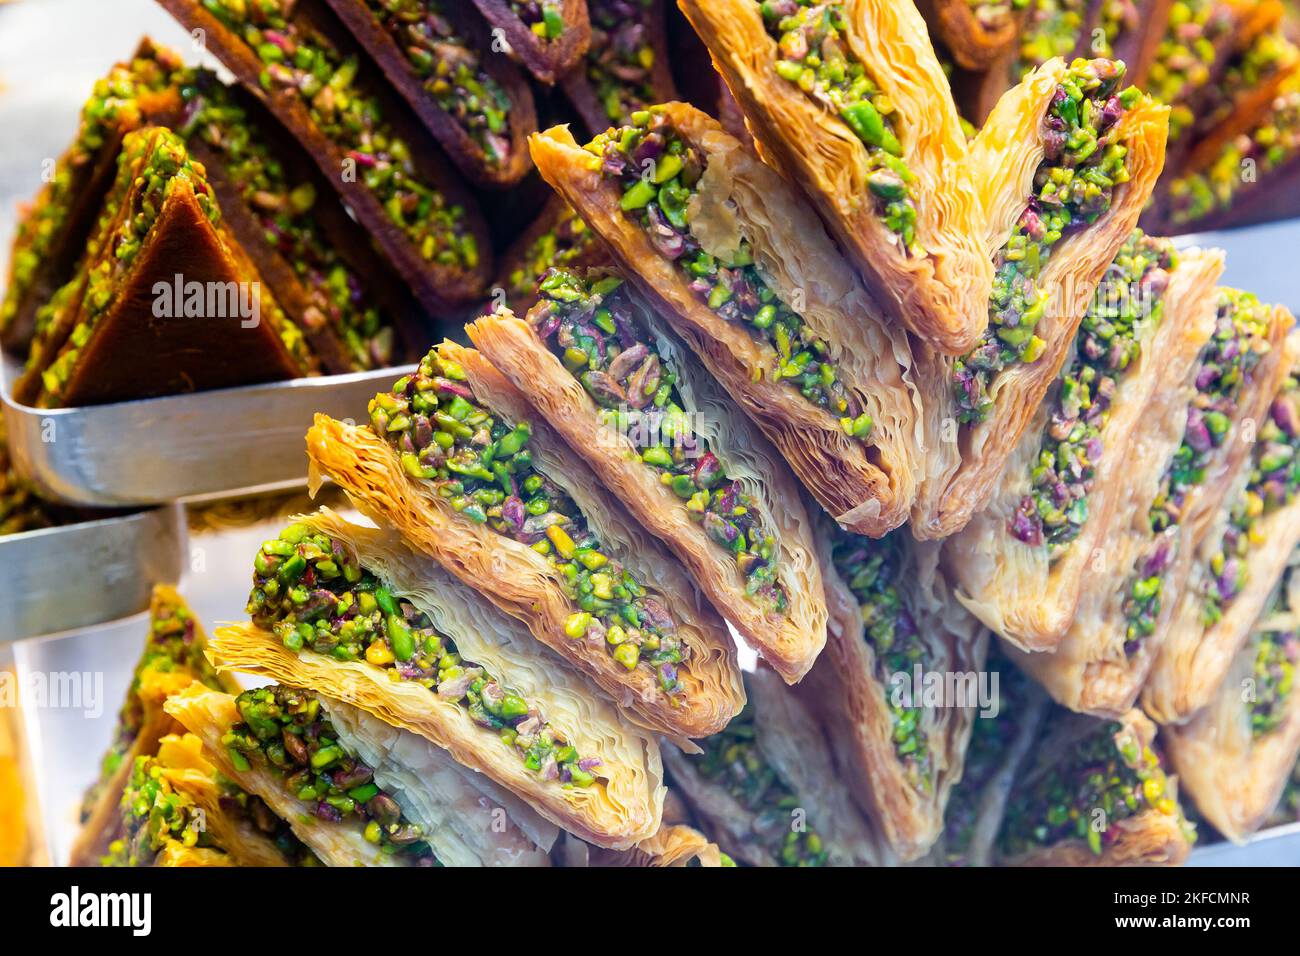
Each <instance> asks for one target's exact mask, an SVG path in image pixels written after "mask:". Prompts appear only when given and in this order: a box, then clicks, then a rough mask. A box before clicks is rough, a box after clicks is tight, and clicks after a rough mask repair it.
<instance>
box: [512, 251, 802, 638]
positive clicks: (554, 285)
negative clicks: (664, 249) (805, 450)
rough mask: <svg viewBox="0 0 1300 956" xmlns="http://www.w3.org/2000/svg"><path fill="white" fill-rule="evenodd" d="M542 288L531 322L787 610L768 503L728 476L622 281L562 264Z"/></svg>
mask: <svg viewBox="0 0 1300 956" xmlns="http://www.w3.org/2000/svg"><path fill="white" fill-rule="evenodd" d="M539 289H540V293H541V297H540V300H539V302H538V304H537V305H536V306H534V307H533V309H532V311H530V312H529V313H528V324H529V325H530V326H532V328H533V330H534V331H536V332H537V334H538V336H539V337H540V338H541V340H542V341H543V342H545V343H546V344H547V346H548V347H549V348H550V349H551V351H552V352H553V353H555V355H556V356H557V357H559V359H560V360H561V361H562V362H563V363H564V366H565V368H567V369H568V370H569V371H570V372H571V373H573V375H574V377H575V378H577V379H578V381H579V382H581V383H582V387H583V388H584V389H586V391H587V394H588V395H590V396H591V398H592V400H593V401H595V403H596V404H597V405H598V406H599V407H600V408H601V417H602V419H603V420H604V422H605V424H606V425H612V426H615V427H617V428H618V430H619V432H620V434H623V435H626V436H628V437H629V438H630V439H632V440H633V444H634V445H635V446H636V448H637V450H638V451H639V452H640V454H641V462H642V463H643V464H644V465H645V466H646V467H647V468H650V469H651V470H652V471H653V472H654V473H655V474H656V475H658V477H659V481H660V482H661V483H662V484H664V485H667V486H668V487H670V488H671V489H672V490H673V493H674V494H675V495H676V496H677V498H678V499H679V500H680V501H681V504H682V507H683V508H685V509H686V511H687V512H688V513H689V514H690V516H691V518H692V519H693V520H694V521H696V522H698V523H699V524H700V526H701V527H702V528H703V529H704V531H705V533H706V534H707V535H708V536H709V538H710V539H712V540H713V542H714V543H716V544H717V545H718V546H719V547H720V548H723V549H724V550H726V551H727V552H729V553H730V554H732V555H733V556H734V558H735V562H736V569H737V570H738V571H739V572H740V574H741V577H742V578H743V579H744V581H745V593H746V594H747V595H749V596H750V597H751V598H754V599H755V600H757V601H758V602H759V603H760V604H762V605H763V607H764V608H765V609H767V610H770V611H773V612H775V613H778V614H783V613H785V611H786V610H787V609H788V607H789V598H788V597H787V595H786V592H785V589H784V588H782V586H781V585H780V583H779V582H778V580H777V571H778V568H777V564H776V558H777V548H776V540H775V538H773V537H772V535H771V534H768V533H767V531H766V530H765V529H764V527H763V524H762V519H763V518H764V515H763V514H762V512H761V510H760V507H761V506H760V504H759V503H758V502H756V501H755V500H754V499H753V498H752V497H750V496H749V495H747V494H746V493H745V491H744V489H743V488H742V487H741V485H740V482H738V481H736V480H734V479H732V478H729V477H728V476H727V474H726V472H725V471H724V470H723V467H722V464H721V462H719V461H718V458H717V456H716V455H714V454H713V452H712V451H711V450H709V447H708V440H707V439H705V438H703V437H701V436H699V435H696V434H695V433H694V430H693V429H692V428H691V426H690V420H689V417H688V415H687V413H686V411H685V409H684V408H683V407H682V396H681V394H680V392H679V391H678V389H677V373H676V372H675V371H674V370H673V368H672V367H671V365H669V364H668V363H667V362H666V361H665V359H664V358H663V356H662V355H660V353H659V350H658V348H657V347H656V345H655V341H654V337H653V336H652V335H651V334H650V332H649V330H647V329H646V328H645V327H644V326H642V325H641V324H640V322H638V320H637V319H636V318H635V316H634V315H633V312H632V309H631V307H630V303H629V301H628V290H627V287H626V286H625V285H624V284H623V280H622V279H621V278H620V277H618V276H617V275H611V274H609V273H604V272H595V273H589V274H588V275H587V276H585V277H583V276H579V275H577V274H575V273H572V272H566V271H562V270H559V269H553V270H551V271H550V272H549V273H547V275H546V277H545V278H544V279H543V280H542V282H541V285H540V287H539Z"/></svg>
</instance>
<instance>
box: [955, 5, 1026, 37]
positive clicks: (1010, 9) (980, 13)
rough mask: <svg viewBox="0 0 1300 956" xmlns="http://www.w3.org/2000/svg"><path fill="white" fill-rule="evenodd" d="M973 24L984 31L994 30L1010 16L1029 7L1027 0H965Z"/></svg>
mask: <svg viewBox="0 0 1300 956" xmlns="http://www.w3.org/2000/svg"><path fill="white" fill-rule="evenodd" d="M966 5H967V6H968V7H970V11H971V13H972V14H974V15H975V22H976V23H978V24H979V25H980V26H981V27H983V28H984V29H985V30H996V29H998V28H999V27H1001V26H1002V25H1003V24H1005V23H1006V22H1007V21H1008V20H1009V19H1011V16H1012V15H1013V14H1014V13H1016V12H1017V11H1019V10H1023V9H1025V7H1027V6H1028V5H1029V0H966Z"/></svg>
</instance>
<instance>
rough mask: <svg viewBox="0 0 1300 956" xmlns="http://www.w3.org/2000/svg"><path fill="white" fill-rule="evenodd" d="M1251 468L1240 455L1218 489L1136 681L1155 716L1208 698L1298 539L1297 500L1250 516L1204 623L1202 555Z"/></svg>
mask: <svg viewBox="0 0 1300 956" xmlns="http://www.w3.org/2000/svg"><path fill="white" fill-rule="evenodd" d="M1297 359H1300V335H1297V334H1295V333H1292V334H1291V335H1290V336H1289V337H1288V338H1287V343H1286V357H1285V365H1286V366H1287V367H1288V368H1290V369H1292V370H1294V369H1295V367H1296V365H1295V363H1296V361H1297ZM1251 471H1252V463H1251V461H1246V462H1244V463H1243V465H1242V468H1241V470H1240V472H1239V474H1238V475H1237V477H1236V479H1235V480H1233V482H1232V489H1231V491H1230V492H1229V493H1228V494H1226V495H1224V497H1223V504H1222V506H1221V507H1220V508H1219V510H1218V513H1217V514H1216V515H1215V516H1214V518H1213V519H1212V520H1211V521H1210V522H1209V524H1208V525H1207V528H1206V531H1205V533H1204V534H1203V535H1202V538H1201V542H1200V546H1199V547H1198V548H1197V553H1196V554H1195V555H1194V556H1193V557H1192V560H1191V569H1190V571H1189V573H1188V576H1187V580H1186V582H1185V583H1184V585H1183V588H1182V593H1181V595H1180V597H1179V600H1178V606H1177V608H1176V609H1175V610H1174V612H1173V616H1172V618H1171V621H1170V625H1169V627H1168V629H1167V633H1166V635H1165V639H1164V641H1163V642H1162V643H1161V645H1160V651H1159V653H1158V654H1157V655H1156V659H1155V662H1154V663H1153V664H1152V666H1151V672H1150V673H1149V674H1148V675H1147V679H1146V683H1145V685H1144V686H1143V688H1142V707H1143V709H1144V710H1145V711H1146V712H1147V713H1148V714H1150V715H1151V717H1152V719H1153V720H1155V721H1157V722H1159V723H1162V724H1181V723H1183V722H1184V721H1186V720H1187V719H1188V718H1190V717H1192V716H1193V714H1194V713H1195V712H1196V711H1198V710H1200V709H1201V708H1202V707H1206V706H1207V705H1209V704H1210V702H1211V700H1213V699H1214V698H1215V695H1216V691H1218V689H1219V687H1220V685H1221V684H1222V683H1223V680H1224V678H1225V677H1226V676H1227V673H1228V670H1229V668H1230V667H1231V666H1232V663H1233V661H1234V659H1235V658H1236V656H1237V653H1238V651H1240V649H1241V647H1242V645H1243V644H1245V642H1246V640H1247V638H1248V637H1249V636H1250V633H1251V628H1252V626H1253V625H1254V624H1255V622H1256V619H1257V618H1258V617H1259V615H1260V613H1261V612H1263V610H1264V607H1265V604H1266V602H1267V601H1268V598H1269V595H1270V593H1271V592H1272V591H1273V587H1274V585H1275V584H1276V582H1277V580H1278V578H1279V577H1280V576H1281V574H1282V572H1283V571H1284V570H1285V569H1286V567H1287V565H1288V562H1289V561H1290V560H1291V557H1292V553H1293V552H1294V550H1295V548H1296V546H1297V545H1298V544H1300V502H1292V503H1291V504H1289V505H1287V506H1285V507H1282V508H1278V509H1277V510H1276V511H1275V512H1273V513H1272V514H1270V515H1267V516H1265V517H1261V518H1259V519H1257V521H1256V522H1255V524H1254V525H1253V526H1252V530H1251V537H1252V539H1254V538H1255V536H1256V535H1258V537H1259V543H1256V544H1252V546H1251V548H1250V550H1249V552H1248V553H1247V555H1246V556H1245V557H1244V558H1243V559H1242V563H1243V565H1244V572H1243V573H1244V576H1245V577H1244V580H1245V584H1244V585H1243V586H1242V588H1241V590H1240V591H1239V592H1238V593H1237V595H1236V597H1235V598H1234V599H1233V600H1232V602H1231V603H1230V604H1228V606H1227V607H1226V608H1224V609H1223V612H1222V616H1221V617H1220V618H1219V620H1218V621H1216V622H1215V623H1214V624H1212V625H1210V626H1209V627H1206V626H1205V621H1204V617H1203V611H1204V604H1205V596H1206V594H1207V590H1208V589H1212V588H1213V587H1214V582H1213V577H1214V576H1213V573H1212V572H1211V571H1210V569H1209V562H1210V560H1211V559H1212V558H1213V557H1214V555H1215V553H1216V552H1218V551H1219V550H1220V548H1221V543H1222V541H1223V533H1224V531H1225V530H1226V529H1227V526H1228V523H1229V522H1230V521H1231V520H1232V509H1233V508H1234V507H1236V506H1237V505H1238V503H1239V497H1240V496H1241V495H1243V494H1244V493H1245V489H1246V484H1247V481H1248V480H1249V478H1250V473H1251Z"/></svg>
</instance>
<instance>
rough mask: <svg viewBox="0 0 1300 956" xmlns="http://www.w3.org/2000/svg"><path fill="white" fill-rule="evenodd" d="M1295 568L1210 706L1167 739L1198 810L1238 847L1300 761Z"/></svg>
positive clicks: (1291, 565)
mask: <svg viewBox="0 0 1300 956" xmlns="http://www.w3.org/2000/svg"><path fill="white" fill-rule="evenodd" d="M1296 566H1297V556H1296V554H1295V552H1292V553H1291V554H1290V555H1289V556H1288V562H1287V568H1286V570H1285V572H1284V573H1283V575H1282V577H1281V579H1280V580H1279V581H1278V583H1277V585H1276V587H1275V588H1274V589H1273V592H1272V594H1271V596H1270V597H1269V599H1268V601H1267V602H1266V604H1265V606H1264V610H1263V613H1261V614H1260V616H1259V618H1258V619H1257V620H1256V621H1254V622H1253V625H1252V626H1251V627H1250V634H1249V636H1248V637H1247V639H1246V640H1245V642H1244V643H1242V644H1241V649H1240V650H1239V651H1238V652H1237V654H1236V656H1235V657H1234V658H1233V660H1232V661H1231V662H1230V664H1229V667H1228V673H1227V675H1226V676H1225V678H1224V679H1223V681H1222V683H1221V684H1220V685H1219V688H1218V690H1217V692H1216V693H1215V694H1214V696H1213V698H1212V699H1211V700H1210V702H1209V703H1208V704H1206V706H1205V707H1203V708H1202V709H1200V710H1198V711H1196V713H1194V714H1193V715H1192V717H1191V719H1190V720H1188V721H1187V723H1185V724H1182V725H1181V726H1178V727H1170V728H1166V731H1165V734H1164V738H1165V742H1166V746H1167V747H1168V750H1169V756H1170V759H1171V760H1172V761H1173V764H1174V767H1175V769H1176V770H1177V771H1178V775H1179V777H1180V778H1181V779H1182V781H1183V787H1184V789H1185V790H1186V792H1187V794H1188V795H1189V796H1190V797H1191V799H1192V800H1193V801H1194V802H1195V803H1196V807H1197V809H1198V810H1199V811H1200V812H1201V814H1202V815H1203V816H1204V817H1205V819H1206V820H1208V821H1209V822H1210V823H1211V824H1213V826H1214V828H1215V829H1216V830H1218V831H1219V832H1220V833H1222V834H1223V835H1224V836H1226V837H1228V839H1230V840H1235V841H1237V842H1241V841H1243V840H1245V838H1246V837H1247V836H1249V835H1250V834H1251V833H1252V832H1254V831H1255V830H1256V829H1258V828H1259V827H1260V826H1262V825H1263V824H1264V823H1265V822H1266V821H1267V819H1268V817H1269V815H1270V814H1271V813H1273V812H1275V809H1274V808H1276V807H1278V806H1279V805H1280V804H1281V803H1283V802H1284V801H1283V795H1284V791H1285V790H1286V788H1287V786H1288V784H1289V783H1290V781H1291V776H1292V768H1294V767H1295V765H1296V757H1297V756H1300V693H1297V691H1298V690H1300V688H1297V686H1296V682H1295V677H1296V673H1295V671H1296V666H1297V665H1298V664H1300V619H1298V618H1297V608H1300V575H1298V574H1297V573H1296V570H1295V569H1296ZM1292 812H1294V811H1292Z"/></svg>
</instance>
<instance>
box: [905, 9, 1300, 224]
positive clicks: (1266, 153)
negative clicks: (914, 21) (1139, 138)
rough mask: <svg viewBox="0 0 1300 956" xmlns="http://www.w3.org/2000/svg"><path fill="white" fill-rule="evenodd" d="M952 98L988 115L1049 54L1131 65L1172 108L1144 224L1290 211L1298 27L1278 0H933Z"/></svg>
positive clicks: (972, 112)
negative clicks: (1160, 176) (1160, 173)
mask: <svg viewBox="0 0 1300 956" xmlns="http://www.w3.org/2000/svg"><path fill="white" fill-rule="evenodd" d="M920 6H921V8H922V9H923V10H924V11H925V14H926V18H927V21H928V23H929V25H930V27H931V31H932V36H933V37H934V40H935V44H936V46H937V47H939V48H940V50H941V55H943V56H944V57H945V59H946V61H947V62H948V63H949V64H950V75H951V77H952V82H953V87H954V92H955V94H956V96H957V100H958V102H959V103H961V104H962V106H963V108H964V110H965V112H966V114H967V115H968V117H969V118H970V119H971V120H972V121H974V122H976V123H980V122H982V121H983V119H984V117H986V116H987V115H988V113H989V112H990V110H991V109H992V107H993V105H994V103H996V101H997V98H998V97H999V96H1000V95H1001V94H1002V93H1003V91H1005V90H1006V89H1008V88H1010V87H1011V86H1012V85H1014V84H1015V83H1017V82H1019V81H1020V79H1021V78H1022V77H1023V76H1024V74H1025V73H1027V72H1028V71H1029V70H1031V69H1034V68H1035V67H1037V66H1039V65H1041V64H1042V63H1044V62H1045V61H1046V60H1047V59H1049V58H1050V57H1053V56H1066V57H1069V56H1109V57H1113V58H1116V59H1122V60H1124V61H1125V62H1126V63H1127V64H1128V66H1129V69H1130V75H1131V77H1132V79H1133V82H1135V83H1137V84H1138V85H1140V86H1142V87H1143V88H1144V89H1146V90H1148V91H1149V92H1150V93H1151V95H1152V96H1154V97H1155V98H1156V99H1158V100H1160V101H1161V102H1163V103H1166V104H1168V105H1169V106H1170V107H1171V108H1172V113H1171V115H1170V128H1169V156H1168V163H1167V169H1166V174H1165V178H1164V180H1163V181H1162V183H1161V184H1160V188H1159V189H1158V190H1157V193H1156V196H1155V197H1154V201H1153V204H1152V207H1151V209H1149V210H1148V211H1147V212H1146V214H1145V217H1144V220H1143V226H1144V227H1145V228H1147V229H1148V230H1149V231H1151V232H1159V233H1163V234H1176V233H1183V232H1190V231H1193V230H1197V231H1204V230H1210V229H1220V228H1225V227H1230V226H1235V225H1242V224H1245V223H1251V222H1259V221H1262V220H1266V219H1279V218H1286V217H1288V216H1293V215H1295V214H1296V212H1297V207H1296V204H1295V202H1294V200H1293V195H1294V193H1295V181H1296V180H1295V177H1296V170H1297V169H1300V159H1298V158H1297V157H1298V156H1300V144H1298V143H1297V129H1298V126H1297V96H1300V51H1297V48H1296V46H1295V44H1294V41H1295V40H1296V38H1297V30H1300V23H1298V22H1297V21H1296V20H1295V19H1294V12H1293V11H1291V10H1289V9H1288V7H1287V5H1286V4H1284V3H1283V2H1280V0H1264V2H1258V0H1229V2H1220V0H1183V2H1173V0H987V2H986V0H980V2H974V3H972V2H968V0H926V2H924V3H922V4H920Z"/></svg>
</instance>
